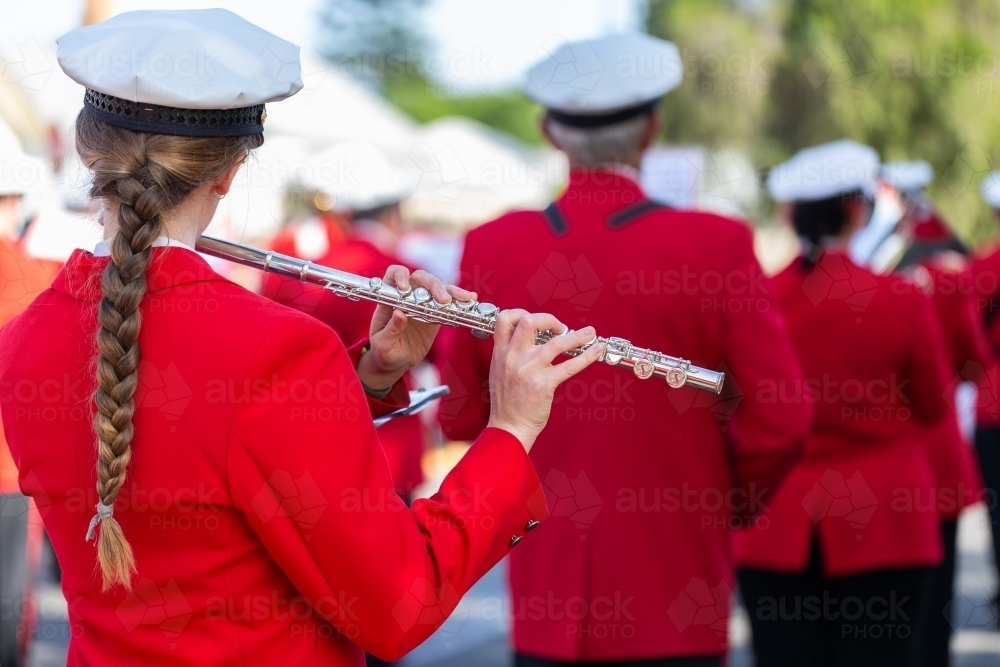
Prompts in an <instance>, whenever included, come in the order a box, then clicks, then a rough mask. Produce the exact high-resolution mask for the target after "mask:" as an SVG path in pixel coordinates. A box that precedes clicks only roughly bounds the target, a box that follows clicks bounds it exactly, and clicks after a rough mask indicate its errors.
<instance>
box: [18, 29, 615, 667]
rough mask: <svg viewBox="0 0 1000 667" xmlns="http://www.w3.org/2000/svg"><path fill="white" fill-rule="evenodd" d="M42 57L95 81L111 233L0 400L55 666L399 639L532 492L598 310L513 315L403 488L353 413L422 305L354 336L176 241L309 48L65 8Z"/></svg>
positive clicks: (474, 574) (489, 551) (27, 347)
mask: <svg viewBox="0 0 1000 667" xmlns="http://www.w3.org/2000/svg"><path fill="white" fill-rule="evenodd" d="M58 58H59V63H60V65H61V66H62V67H63V69H64V70H65V71H66V72H67V74H69V75H70V76H71V77H72V78H74V79H75V80H76V81H78V82H79V83H81V84H83V85H84V86H86V88H87V92H86V96H85V99H84V109H83V111H82V112H81V113H80V115H79V116H78V119H77V125H76V141H77V150H78V152H79V153H80V156H81V158H82V161H83V163H84V164H85V165H86V166H87V167H88V168H89V169H90V170H91V171H92V172H93V187H92V195H93V196H94V197H96V198H97V199H98V200H100V201H101V202H102V203H103V205H104V208H103V211H102V220H103V223H104V225H105V234H106V236H105V241H104V242H103V243H102V244H100V246H99V247H98V248H97V249H96V250H95V252H94V253H93V254H91V253H89V252H83V251H78V252H77V253H75V254H74V255H73V256H72V257H71V258H70V260H69V262H68V263H67V265H66V266H65V267H64V269H63V270H62V272H61V273H60V274H59V276H58V277H57V278H56V280H55V282H54V284H53V286H52V288H51V289H49V290H46V291H45V292H43V293H42V294H41V295H40V296H39V297H38V298H37V299H35V301H34V302H33V303H32V304H31V306H29V307H28V309H27V310H26V311H24V312H23V313H22V314H21V315H19V316H18V317H16V318H15V319H14V320H12V321H11V322H9V323H8V324H7V326H5V327H4V329H3V331H2V332H0V387H3V388H4V389H3V391H4V395H3V400H2V401H0V403H2V414H3V422H4V426H5V429H6V432H7V437H8V441H9V443H10V446H11V450H12V452H13V456H14V460H15V462H16V464H17V466H18V471H19V478H18V481H19V484H20V488H21V490H22V491H23V492H24V493H25V494H27V495H29V496H32V497H35V498H36V499H44V500H45V502H46V509H45V511H44V512H43V520H44V522H45V526H46V529H47V530H48V532H49V535H50V536H51V538H52V542H53V546H54V549H55V553H56V555H57V557H58V559H59V563H60V565H61V567H62V571H63V579H62V584H63V592H64V594H65V596H66V599H67V600H68V603H69V620H70V625H71V630H72V631H71V637H72V638H71V640H70V647H69V660H68V664H69V665H72V666H76V665H104V664H112V663H118V664H129V665H136V664H176V665H213V666H218V665H241V664H249V663H253V664H267V665H273V664H289V665H306V664H310V665H360V664H362V663H363V653H362V649H366V650H368V651H370V652H371V653H374V654H376V655H378V656H379V657H382V658H387V659H394V658H396V657H398V656H400V655H402V654H403V653H405V652H407V651H408V650H409V649H411V648H413V647H414V646H416V645H417V644H418V643H420V642H421V641H423V639H425V638H426V637H427V636H428V635H429V634H430V633H431V632H433V630H434V629H435V628H436V627H437V626H438V625H439V624H440V623H442V622H443V621H444V619H445V618H446V617H447V616H448V614H449V613H450V612H451V610H452V609H454V607H455V605H456V604H457V603H458V600H459V598H460V596H461V595H462V594H463V593H464V592H465V591H466V590H467V589H468V588H469V587H470V586H471V585H472V584H473V583H474V582H475V581H476V580H477V579H478V578H479V577H480V576H481V575H482V574H483V573H484V572H486V571H487V570H488V569H489V568H490V567H492V566H493V565H494V564H495V563H496V562H497V561H499V560H500V559H501V558H502V557H503V556H504V555H506V554H507V553H508V552H509V551H510V550H511V548H512V547H514V546H515V545H516V544H517V543H519V542H520V541H521V539H522V537H523V536H524V535H525V534H526V531H528V530H529V529H530V528H531V527H533V526H534V525H536V523H537V522H538V521H539V520H541V519H542V518H543V516H544V515H545V514H546V511H547V510H546V507H545V504H544V499H543V496H542V495H541V493H540V483H539V481H538V479H537V477H536V476H535V472H534V470H533V468H532V465H531V463H530V461H529V459H528V457H527V456H526V452H527V450H528V449H530V447H531V446H532V444H533V442H534V440H535V438H536V436H537V434H538V432H539V431H540V430H541V429H542V427H543V426H544V424H545V421H546V418H547V415H548V411H549V407H550V404H551V400H552V396H553V392H554V391H555V388H556V385H557V384H558V383H559V382H561V381H564V380H566V379H568V378H570V377H572V376H573V375H574V374H575V373H577V372H579V371H580V370H582V369H583V368H584V367H586V366H587V365H588V364H590V363H591V362H593V361H594V360H595V359H596V358H597V355H599V354H600V352H601V350H600V349H598V348H600V347H601V346H597V345H595V346H592V347H591V348H590V349H589V350H588V352H587V353H585V354H583V355H581V356H579V357H577V358H575V359H572V360H570V361H567V362H565V363H561V364H557V365H555V366H550V364H551V362H552V360H553V359H554V358H555V357H556V355H558V354H560V353H561V352H562V351H564V350H567V349H571V348H573V347H579V346H580V345H581V344H583V343H584V342H586V341H589V340H590V339H591V337H592V336H593V335H594V332H593V330H583V331H580V332H577V333H573V334H569V335H565V336H559V337H555V338H554V340H552V341H551V342H549V343H547V344H545V345H541V346H536V345H535V344H534V338H535V335H536V333H537V332H538V331H540V330H553V329H561V328H562V325H561V324H560V323H558V322H557V321H556V320H555V318H554V317H552V316H550V315H529V314H526V313H524V312H523V311H514V312H506V313H503V314H501V315H500V317H499V321H498V323H497V327H496V342H497V344H496V352H495V356H494V357H493V371H492V374H491V387H492V391H493V395H494V403H493V410H492V415H491V418H490V422H489V428H487V429H486V430H485V431H483V432H482V434H481V435H479V437H478V439H477V441H476V443H475V444H474V445H473V446H472V448H471V450H470V451H469V453H468V454H467V455H466V457H465V458H464V459H463V460H462V461H461V462H460V463H459V464H458V465H457V467H456V468H455V469H454V470H453V472H452V473H451V474H450V475H449V476H448V477H447V478H446V479H445V481H444V483H443V484H442V486H441V489H440V492H439V493H438V494H437V495H435V496H434V497H432V498H430V499H428V500H421V501H417V502H416V503H414V505H413V507H412V508H407V507H406V506H405V504H404V503H403V502H402V500H400V499H399V498H398V496H397V495H396V494H395V493H394V491H393V485H392V480H391V478H390V476H389V472H388V469H387V466H386V462H385V457H384V455H383V454H382V451H381V448H380V447H379V444H378V438H377V437H376V434H375V430H374V427H373V425H372V420H371V417H370V414H369V409H371V410H373V411H375V412H376V413H377V414H381V413H384V412H385V411H387V410H389V409H391V408H392V407H393V406H399V399H400V397H401V393H400V392H401V391H402V390H403V387H402V386H401V385H400V384H399V382H398V381H399V378H400V377H401V376H402V374H403V373H404V372H406V371H407V370H408V369H409V368H410V367H412V366H413V364H415V363H417V362H418V361H419V360H420V359H421V358H422V357H423V355H424V354H425V352H426V350H427V348H428V347H429V345H430V344H431V341H432V340H433V338H434V335H435V333H436V328H437V327H435V326H431V325H426V324H420V323H417V322H413V321H410V320H408V318H407V317H406V315H405V314H404V313H403V312H402V311H399V310H395V311H393V310H391V309H389V308H382V309H379V310H377V311H376V313H375V316H374V318H373V320H372V325H371V329H370V331H371V337H370V341H366V342H363V343H361V344H358V345H356V346H354V347H353V348H351V349H350V350H346V349H345V348H344V346H343V345H342V344H341V342H340V340H339V339H338V337H337V336H336V335H335V334H334V332H333V331H331V330H330V329H329V327H327V326H325V325H323V324H321V323H319V322H317V321H316V320H314V319H312V318H310V317H307V316H305V315H302V314H301V313H297V312H295V311H293V310H290V309H287V308H284V307H282V306H280V305H278V304H275V303H273V302H271V301H268V300H266V299H264V298H262V297H259V296H257V295H254V294H251V293H249V292H247V291H245V290H243V289H242V288H240V287H238V286H237V285H235V284H233V283H231V282H228V281H227V280H225V279H223V278H222V277H220V276H219V275H217V274H215V273H214V272H213V271H212V270H211V269H210V268H209V266H208V264H207V263H206V262H205V261H203V259H202V258H201V257H200V256H199V255H197V254H196V253H195V252H193V251H192V250H191V248H192V247H193V246H194V245H195V243H196V240H197V238H198V236H199V234H200V233H201V232H202V230H204V229H205V228H206V227H207V225H208V223H209V221H210V220H211V218H212V215H213V213H214V211H215V209H216V207H217V204H218V199H219V198H220V197H221V196H222V195H224V194H225V193H226V192H227V191H228V189H229V187H230V184H231V183H232V180H233V178H234V177H235V175H236V172H237V171H238V169H239V167H240V165H241V163H242V162H243V160H244V159H246V156H247V153H248V152H249V151H250V150H252V149H253V148H255V147H257V146H259V145H260V144H261V142H262V140H263V135H262V132H263V121H264V120H265V112H264V103H266V102H273V101H277V100H280V99H283V98H285V97H288V96H290V95H292V94H294V93H295V92H297V91H298V90H299V89H300V88H301V85H302V84H301V82H300V78H299V76H300V67H299V53H298V48H297V47H295V46H294V45H292V44H289V43H288V42H285V41H284V40H281V39H280V38H278V37H275V36H274V35H272V34H270V33H268V32H266V31H264V30H262V29H260V28H258V27H257V26H254V25H253V24H250V23H248V22H246V21H245V20H243V19H241V18H239V17H238V16H236V15H235V14H232V13H230V12H227V11H225V10H220V9H210V10H200V11H142V12H129V13H125V14H121V15H119V16H116V17H115V18H112V19H110V20H108V21H106V22H104V23H101V24H97V25H93V26H88V27H85V28H80V29H78V30H74V31H72V32H70V33H69V34H67V35H65V36H63V37H62V38H61V39H60V41H59V52H58ZM199 58H200V59H201V60H199ZM206 59H207V60H206ZM385 280H386V281H387V282H388V283H389V284H392V285H395V286H397V287H400V288H405V287H407V286H422V287H424V288H426V289H427V290H429V292H430V293H431V295H432V296H433V298H435V299H436V300H438V301H439V302H446V301H448V300H450V299H456V298H457V299H467V298H470V297H471V296H472V295H470V294H469V293H468V292H466V291H464V290H461V289H458V288H454V287H447V288H446V287H445V286H444V285H442V284H441V283H440V282H439V281H437V280H436V279H434V278H432V277H431V276H429V275H427V274H424V273H421V272H416V273H414V274H412V275H410V274H409V272H408V271H406V270H405V269H403V268H402V267H398V266H394V267H390V269H389V270H388V271H387V272H386V277H385ZM95 332H96V336H95ZM366 395H367V398H366ZM402 395H405V391H404V392H403V394H402ZM95 443H96V447H95ZM95 485H96V494H95V493H94V489H95ZM95 504H96V512H95V511H94V510H95Z"/></svg>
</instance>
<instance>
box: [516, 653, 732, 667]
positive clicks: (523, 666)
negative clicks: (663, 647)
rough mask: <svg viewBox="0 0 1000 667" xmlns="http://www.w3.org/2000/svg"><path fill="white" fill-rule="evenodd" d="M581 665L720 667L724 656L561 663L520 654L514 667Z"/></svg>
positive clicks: (610, 666) (606, 666)
mask: <svg viewBox="0 0 1000 667" xmlns="http://www.w3.org/2000/svg"><path fill="white" fill-rule="evenodd" d="M566 665H580V666H581V667H584V666H585V667H720V666H721V665H722V656H718V655H715V656H708V657H700V658H659V659H655V660H612V661H609V662H591V661H587V662H560V661H558V660H547V659H545V658H533V657H531V656H530V655H523V654H521V653H518V654H516V655H515V657H514V667H564V666H566Z"/></svg>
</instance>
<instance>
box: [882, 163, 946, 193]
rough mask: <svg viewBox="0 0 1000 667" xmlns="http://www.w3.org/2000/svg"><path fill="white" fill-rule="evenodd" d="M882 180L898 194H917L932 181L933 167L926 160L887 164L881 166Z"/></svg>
mask: <svg viewBox="0 0 1000 667" xmlns="http://www.w3.org/2000/svg"><path fill="white" fill-rule="evenodd" d="M882 179H883V180H885V182H886V183H888V184H889V185H891V186H892V187H894V188H896V189H897V190H899V191H900V192H917V191H919V190H923V189H924V188H926V187H927V186H928V185H929V184H930V182H931V181H932V180H934V167H932V166H931V164H930V162H928V161H927V160H916V161H913V162H887V163H885V164H884V165H882Z"/></svg>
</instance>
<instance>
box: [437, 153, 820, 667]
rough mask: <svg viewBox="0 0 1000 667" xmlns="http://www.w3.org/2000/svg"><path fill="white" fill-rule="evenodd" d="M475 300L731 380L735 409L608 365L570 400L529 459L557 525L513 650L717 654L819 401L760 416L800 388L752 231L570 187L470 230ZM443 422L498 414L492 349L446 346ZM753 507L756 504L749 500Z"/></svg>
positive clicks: (594, 188)
mask: <svg viewBox="0 0 1000 667" xmlns="http://www.w3.org/2000/svg"><path fill="white" fill-rule="evenodd" d="M461 283H462V286H464V287H466V288H468V289H471V290H475V291H477V292H478V293H479V296H480V299H481V300H483V301H492V302H494V303H496V304H497V305H498V306H500V307H502V308H510V307H521V308H526V309H528V310H532V311H548V312H551V313H553V314H554V315H556V316H557V317H558V318H560V320H561V321H562V322H563V323H564V324H566V325H568V326H569V327H571V328H574V329H579V328H580V327H581V326H584V325H594V326H595V327H596V329H597V331H598V333H599V334H601V335H603V336H618V337H623V338H626V339H628V340H630V341H632V342H633V343H635V344H637V345H641V346H643V347H651V348H654V349H657V350H659V351H661V352H665V353H667V354H672V355H679V356H682V357H684V358H686V359H690V360H692V361H693V362H694V363H696V364H698V365H702V366H706V367H709V368H714V369H720V368H721V369H724V370H725V371H726V373H727V379H726V387H727V391H726V392H725V393H724V394H723V396H721V397H717V396H715V395H712V394H709V393H706V392H703V391H700V390H697V389H692V388H684V389H680V390H672V389H670V388H669V387H668V386H667V384H666V383H665V382H664V381H663V380H662V379H655V380H640V379H638V378H636V377H635V376H634V375H633V374H632V373H631V372H630V371H628V370H627V369H624V368H612V367H610V366H607V365H604V364H598V365H595V366H592V367H591V368H589V369H587V370H586V371H584V372H583V373H582V374H581V375H580V376H578V377H576V378H574V379H572V380H570V381H569V382H567V383H565V384H564V385H563V386H561V387H560V389H559V390H558V392H557V393H556V398H555V405H554V407H553V411H552V416H551V418H550V420H549V423H548V426H547V427H546V429H545V431H544V432H543V433H542V434H541V436H540V437H539V438H538V441H537V443H536V445H535V447H534V448H533V449H532V451H531V458H532V461H533V462H534V464H535V467H536V469H537V470H538V473H539V476H540V478H541V479H542V482H543V485H544V487H545V490H546V494H547V497H548V500H549V503H550V507H551V508H552V513H553V518H552V519H550V520H549V521H548V522H547V523H546V525H545V526H544V527H543V528H542V529H540V530H539V531H538V535H537V536H536V539H534V540H532V543H531V544H530V545H526V547H527V548H525V549H520V550H518V551H519V553H515V554H512V558H511V560H510V573H511V583H512V587H513V616H514V643H515V646H516V648H517V650H518V651H521V652H524V653H528V654H532V655H539V656H545V657H548V658H553V659H558V660H581V659H582V660H618V659H624V658H631V659H640V658H653V657H664V656H682V655H688V656H690V655H718V654H720V653H722V652H724V651H725V649H726V619H727V616H728V613H729V599H730V594H731V586H732V562H731V557H730V552H729V542H728V533H729V529H730V527H731V526H732V525H733V523H734V522H735V519H734V516H733V515H734V511H735V513H738V514H745V513H752V512H754V511H756V510H757V509H759V508H760V503H761V498H762V496H763V495H764V494H765V493H766V491H767V490H768V489H771V488H773V487H774V486H775V485H776V484H777V482H778V480H779V479H780V478H781V477H782V475H783V474H784V473H785V471H786V470H787V469H788V468H789V467H790V466H791V465H792V464H793V463H794V461H795V460H796V459H797V458H798V456H799V454H800V447H801V443H802V440H803V436H804V434H805V432H806V429H807V425H808V420H809V414H808V413H809V410H808V406H806V405H795V406H790V407H789V406H778V405H773V404H772V405H766V404H763V403H761V402H760V401H759V400H758V399H757V392H756V387H757V385H758V384H759V383H760V382H762V381H764V380H765V379H768V378H770V379H781V380H783V381H787V382H794V381H796V380H797V379H798V378H799V377H800V373H801V371H800V368H799V365H798V362H797V361H796V360H795V356H794V351H793V350H792V347H791V342H790V340H789V338H788V334H787V332H786V330H785V325H784V322H783V321H782V318H781V316H780V315H779V313H778V311H777V308H776V307H775V305H774V303H773V300H772V294H771V286H770V283H769V281H768V280H766V279H765V278H764V276H763V274H762V272H761V269H760V267H759V266H758V264H757V261H756V259H755V258H754V254H753V247H752V236H751V231H750V229H749V228H748V227H747V226H745V225H743V224H741V223H739V222H735V221H733V220H729V219H726V218H721V217H719V216H716V215H711V214H708V213H696V212H688V211H673V210H669V209H667V208H664V207H661V206H655V205H652V204H651V203H650V202H648V201H647V200H646V199H645V197H644V195H643V193H642V191H641V189H640V188H639V186H638V184H637V183H636V182H635V181H634V180H632V178H630V177H629V176H627V175H626V174H624V173H616V172H606V171H604V172H601V171H598V172H591V173H587V172H582V171H578V172H574V173H573V174H572V175H571V180H570V185H569V188H568V189H567V191H566V192H565V193H564V194H563V195H562V197H560V198H559V200H558V202H557V204H556V209H554V210H553V209H551V208H550V209H549V213H548V214H547V215H543V214H542V213H540V212H538V211H521V212H516V213H511V214H509V215H506V216H504V217H502V218H500V219H499V220H497V221H495V222H491V223H489V224H487V225H484V226H482V227H480V228H478V229H475V230H473V231H472V232H470V233H469V235H468V238H467V240H466V245H465V252H464V256H463V258H462V265H461ZM451 333H452V336H451V341H452V347H451V350H450V353H447V354H445V355H444V359H445V363H444V364H443V370H442V373H443V376H444V379H445V381H446V382H447V383H448V384H449V385H451V387H452V392H453V393H452V395H451V396H450V397H449V399H450V400H446V401H444V402H443V403H442V406H441V408H440V411H439V414H440V415H441V419H442V424H443V426H444V428H445V429H446V431H447V432H448V433H449V434H450V435H451V436H452V437H454V438H459V439H463V438H471V437H474V436H475V434H476V433H477V432H478V430H479V429H481V428H482V427H483V425H484V424H485V423H486V420H487V417H488V414H489V392H488V390H487V369H488V366H489V359H490V353H491V345H492V343H491V342H490V341H488V340H487V341H480V340H479V339H477V338H475V337H473V336H471V335H469V333H468V332H466V331H457V330H455V331H452V332H451ZM744 492H748V493H749V499H748V498H747V496H746V495H744Z"/></svg>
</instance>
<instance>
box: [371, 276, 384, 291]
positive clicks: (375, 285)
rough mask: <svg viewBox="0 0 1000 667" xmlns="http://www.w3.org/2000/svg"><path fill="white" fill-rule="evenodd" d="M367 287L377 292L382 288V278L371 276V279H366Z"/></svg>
mask: <svg viewBox="0 0 1000 667" xmlns="http://www.w3.org/2000/svg"><path fill="white" fill-rule="evenodd" d="M368 287H369V288H370V289H371V291H373V292H378V291H379V290H381V289H382V279H381V278H372V279H371V280H369V281H368Z"/></svg>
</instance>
